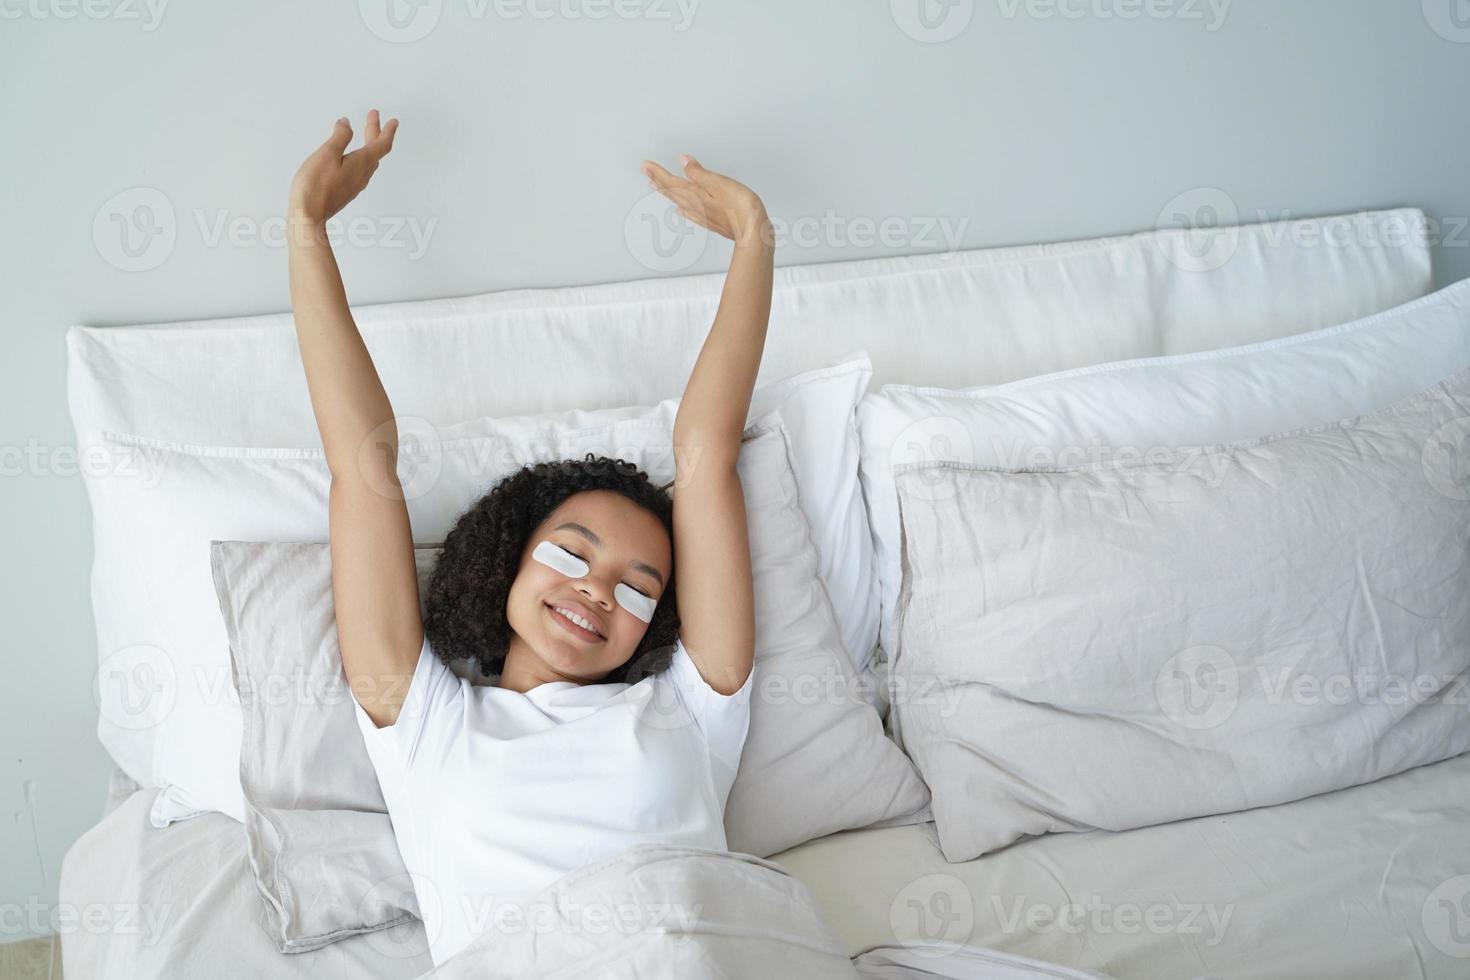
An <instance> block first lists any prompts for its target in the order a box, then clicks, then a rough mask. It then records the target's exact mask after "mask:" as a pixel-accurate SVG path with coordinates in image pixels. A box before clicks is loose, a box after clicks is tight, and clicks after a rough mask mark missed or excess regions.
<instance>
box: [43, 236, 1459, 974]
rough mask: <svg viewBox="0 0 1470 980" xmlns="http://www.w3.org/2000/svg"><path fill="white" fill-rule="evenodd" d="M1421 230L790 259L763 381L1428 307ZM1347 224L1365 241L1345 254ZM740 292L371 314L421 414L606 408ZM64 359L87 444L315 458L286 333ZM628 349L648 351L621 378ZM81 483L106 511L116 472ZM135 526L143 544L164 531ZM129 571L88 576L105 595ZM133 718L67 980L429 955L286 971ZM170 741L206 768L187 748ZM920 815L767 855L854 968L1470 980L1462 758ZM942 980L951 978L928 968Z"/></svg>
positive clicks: (1299, 326) (218, 816)
mask: <svg viewBox="0 0 1470 980" xmlns="http://www.w3.org/2000/svg"><path fill="white" fill-rule="evenodd" d="M1422 221H1423V215H1422V213H1421V212H1419V211H1417V210H1416V209H1412V208H1408V209H1399V210H1393V211H1378V212H1361V213H1358V214H1354V215H1344V216H1337V217H1334V218H1325V219H1301V220H1299V221H1296V222H1291V223H1288V225H1289V227H1284V226H1281V225H1276V226H1271V225H1256V226H1245V227H1242V228H1239V229H1224V230H1220V231H1217V232H1215V233H1213V234H1214V235H1216V236H1217V237H1216V239H1215V241H1214V244H1215V245H1216V246H1221V245H1222V242H1223V244H1224V245H1225V246H1228V248H1227V250H1226V253H1225V260H1224V261H1221V262H1212V263H1210V264H1209V265H1208V267H1202V266H1201V264H1200V262H1199V261H1198V256H1199V254H1200V253H1199V247H1198V242H1197V241H1196V240H1194V238H1193V233H1192V232H1190V231H1189V230H1187V229H1186V230H1180V229H1164V230H1155V231H1149V232H1143V233H1139V234H1136V235H1123V236H1117V237H1113V238H1107V239H1098V240H1091V241H1085V242H1069V243H1060V244H1049V245H1037V246H1025V247H1019V248H1005V249H990V250H980V251H974V252H963V253H955V254H945V255H925V256H912V257H904V258H893V259H879V260H865V261H859V262H845V263H834V264H831V265H823V266H807V267H783V268H781V269H778V271H777V279H776V291H775V297H774V302H773V312H772V321H771V322H772V327H771V332H770V336H769V340H768V343H767V353H766V357H765V360H764V362H763V366H762V374H761V379H760V380H762V381H765V380H769V379H772V378H781V377H784V376H786V375H788V374H790V373H792V372H795V371H800V370H806V369H810V368H813V367H816V366H819V365H823V364H826V363H829V362H830V361H831V360H832V358H833V357H834V355H838V354H842V353H845V352H848V351H855V350H863V351H866V352H867V353H868V355H869V356H870V357H871V359H872V364H873V368H874V370H873V377H872V383H873V384H874V385H879V384H883V383H887V382H902V383H907V384H913V385H950V386H958V385H978V384H990V383H1001V382H1005V381H1010V380H1014V379H1019V378H1024V377H1030V376H1033V375H1037V374H1041V373H1045V372H1051V371H1059V370H1063V369H1067V368H1075V367H1081V366H1086V365H1091V364H1097V363H1102V362H1107V361H1117V360H1122V359H1126V358H1139V357H1151V356H1157V355H1170V354H1186V353H1192V352H1196V351H1203V350H1211V349H1215V348H1220V347H1225V346H1234V345H1240V344H1247V343H1254V342H1257V341H1266V340H1271V339H1273V338H1278V337H1283V336H1288V335H1292V334H1296V333H1302V332H1306V331H1310V330H1314V329H1318V328H1322V327H1326V326H1330V325H1332V324H1337V323H1343V322H1346V321H1349V320H1353V319H1355V318H1359V317H1363V316H1367V315H1370V314H1373V313H1376V312H1378V311H1381V310H1386V309H1388V308H1390V307H1394V306H1396V305H1399V304H1402V303H1405V302H1408V301H1410V300H1413V299H1416V298H1418V297H1420V296H1423V295H1425V294H1426V293H1427V292H1429V290H1430V289H1431V286H1432V282H1433V280H1432V276H1431V270H1430V263H1429V255H1428V250H1427V247H1426V245H1425V242H1424V239H1423V237H1422V236H1416V235H1412V234H1409V235H1404V234H1397V235H1391V234H1385V230H1386V229H1390V228H1396V229H1400V230H1402V229H1405V228H1410V229H1411V228H1414V227H1419V226H1420V225H1421V224H1422ZM1328 225H1331V226H1332V227H1333V228H1335V229H1336V230H1338V231H1343V230H1346V231H1348V232H1349V233H1348V234H1345V235H1344V234H1338V235H1330V234H1324V231H1325V230H1327V226H1328ZM1355 228H1356V229H1359V230H1362V229H1364V228H1367V229H1369V231H1368V232H1367V233H1363V234H1353V233H1351V231H1352V229H1355ZM1303 231H1306V232H1309V233H1307V234H1301V233H1300V232H1303ZM1219 236H1223V237H1219ZM1388 242H1392V243H1393V244H1386V243H1388ZM1213 254H1216V255H1219V254H1221V253H1220V252H1219V251H1218V249H1217V250H1216V251H1215V252H1214V253H1213ZM721 279H722V277H720V276H692V277H682V278H674V279H663V280H648V281H644V282H637V283H622V284H614V285H607V286H595V287H585V288H572V289H557V290H522V291H513V292H506V293H494V294H486V295H483V296H477V297H468V298H462V299H454V300H440V301H432V302H424V303H406V304H389V305H383V306H374V307H364V308H362V309H358V310H355V313H356V315H357V318H358V322H359V324H360V326H361V328H362V330H363V334H364V338H365V339H366V341H367V343H368V345H369V347H370V349H371V350H372V351H373V354H374V358H375V360H376V361H377V363H378V364H379V365H380V373H381V375H382V377H383V381H384V384H385V387H386V388H387V389H388V391H389V392H390V395H391V397H393V399H394V403H395V408H396V409H397V411H398V412H399V413H400V415H411V416H414V417H416V418H419V419H423V420H426V421H427V422H428V423H429V424H432V425H450V424H452V423H454V422H455V421H458V420H461V419H465V418H471V417H475V416H490V415H512V414H530V413H536V412H545V411H551V410H554V409H557V408H561V407H564V406H562V405H558V404H557V402H556V398H557V397H558V389H557V388H556V387H555V386H548V385H546V384H543V383H542V382H544V381H545V380H547V379H550V378H559V379H571V380H572V381H574V382H575V383H576V388H577V391H578V404H579V407H581V408H587V409H593V408H598V409H602V408H613V407H617V406H621V405H632V404H647V403H651V402H654V401H657V400H658V399H660V398H665V397H668V396H670V395H672V394H677V392H678V390H679V389H680V387H681V386H682V382H683V380H684V379H685V378H686V377H687V371H688V368H689V365H690V364H692V361H693V358H694V356H695V355H696V354H697V352H698V349H699V344H700V343H701V342H702V339H703V336H704V331H705V330H706V329H707V326H708V323H709V319H710V316H711V315H712V313H713V309H714V304H715V302H716V301H717V298H718V292H719V287H720V284H721ZM67 339H68V354H69V374H68V379H69V380H68V387H69V390H68V397H69V401H70V405H71V411H72V417H73V420H74V423H75V424H76V428H77V432H78V439H79V444H80V445H81V446H82V447H83V448H85V446H87V445H88V444H90V443H91V441H92V440H94V439H95V438H96V437H97V436H98V435H99V434H101V433H112V434H117V433H122V434H140V435H146V436H148V437H150V438H152V439H159V440H169V441H172V442H175V443H178V444H180V445H190V446H196V447H197V446H208V447H257V448H258V447H298V448H299V447H310V446H313V445H316V444H317V437H316V431H315V426H314V419H313V417H312V414H311V409H310V404H309V401H308V399H307V396H306V390H305V385H304V378H303V377H302V376H301V372H300V364H299V355H298V353H297V351H296V348H295V338H294V332H293V329H292V325H291V321H290V318H289V316H288V315H272V316H263V317H249V318H239V319H233V320H219V321H198V322H189V323H175V324H153V325H139V326H134V327H118V328H91V327H76V328H73V329H72V330H71V331H70V332H69V334H68V338H67ZM608 350H622V351H627V352H630V353H629V356H628V357H627V358H626V359H622V360H619V361H618V362H617V363H615V364H614V365H613V369H612V370H609V369H608V368H609V366H608V364H607V363H606V361H605V359H604V357H603V356H602V354H603V353H605V352H606V351H608ZM506 351H514V352H516V356H515V358H513V359H511V358H506V357H504V356H502V355H503V354H504V352H506ZM226 365H227V366H228V368H229V369H228V370H225V369H223V366H226ZM89 492H90V493H91V495H92V501H93V506H94V513H96V512H99V501H100V497H99V491H98V489H97V487H96V485H95V484H93V483H89ZM124 519H125V515H124V516H123V517H119V516H118V515H110V516H109V517H108V518H107V520H109V521H115V520H124ZM97 533H98V534H99V541H100V540H101V537H100V536H101V535H103V534H104V533H109V532H108V529H105V528H99V529H98V532H97ZM111 533H113V534H114V536H115V538H116V539H117V541H122V540H127V539H128V536H129V535H131V536H132V538H133V539H134V540H136V539H137V536H139V535H146V533H147V529H146V528H139V527H131V528H127V529H126V533H125V534H120V532H118V530H117V529H116V528H113V529H112V531H111ZM119 535H120V536H119ZM115 543H116V541H115V542H114V544H115ZM107 574H109V570H108V569H105V568H101V567H99V568H98V569H94V581H93V586H94V594H95V590H96V589H97V588H99V587H103V588H105V587H106V582H105V576H106V575H107ZM99 579H100V585H99ZM111 652H113V651H106V650H99V656H105V655H107V654H109V653H111ZM868 669H869V670H870V671H881V670H882V669H883V667H882V664H881V662H875V663H873V664H871V665H869V667H868ZM883 707H884V706H883V705H882V704H877V705H875V709H876V710H880V711H881V710H882V709H883ZM104 714H106V713H105V712H104ZM126 727H127V726H124V725H119V724H118V719H117V718H116V717H112V718H108V717H104V718H102V719H100V720H99V737H100V738H101V739H102V741H103V743H104V745H106V746H107V747H108V748H109V751H111V752H112V755H113V757H114V759H115V760H116V761H117V763H118V771H117V773H116V774H115V777H114V786H113V792H112V793H111V794H110V796H109V803H108V807H107V811H106V813H105V814H104V816H103V817H102V819H101V820H100V822H99V823H98V824H97V825H96V826H95V827H93V828H92V829H91V830H90V831H88V832H87V833H86V834H85V835H84V836H83V837H82V838H81V839H80V840H79V841H78V842H77V843H76V844H75V845H74V846H73V847H72V848H71V850H70V851H69V852H68V854H67V856H66V859H65V862H64V865H63V869H62V876H61V882H60V890H61V901H62V902H63V903H64V904H66V905H69V906H72V907H79V908H104V909H108V910H113V911H114V915H113V916H112V917H111V918H110V919H109V921H108V924H107V925H106V926H105V927H102V928H97V929H91V930H89V929H85V928H82V929H76V930H71V931H68V932H67V933H65V934H64V935H63V937H62V938H63V943H62V948H63V958H64V967H65V972H66V975H67V976H69V977H75V978H85V977H114V976H148V977H159V978H167V977H194V976H201V975H210V976H214V977H218V978H221V980H224V978H232V977H237V976H238V977H258V976H281V977H289V976H298V975H299V976H313V977H335V976H342V977H347V976H351V977H374V978H396V977H413V976H418V975H419V974H421V973H423V972H424V971H425V970H427V969H428V968H429V967H430V965H431V964H430V961H429V960H428V957H427V955H426V954H424V953H418V954H416V955H403V954H402V952H401V950H402V949H403V948H404V947H402V946H399V945H397V944H394V943H391V942H386V941H385V937H384V934H383V933H373V934H367V935H361V936H354V937H351V938H348V939H343V940H341V941H338V942H334V943H331V944H330V945H327V946H325V947H323V948H321V949H319V950H315V951H312V952H304V953H296V954H292V955H285V954H282V953H281V952H279V951H278V950H277V948H276V944H275V943H274V942H273V941H272V938H271V935H270V933H269V930H268V925H267V922H266V914H265V909H264V907H263V905H262V903H261V901H260V896H259V895H258V894H257V892H256V889H255V887H254V885H253V882H252V876H251V869H250V863H249V860H248V857H247V854H246V843H245V837H244V834H243V833H242V830H241V824H240V823H239V822H237V821H236V820H234V819H231V818H230V817H228V816H225V815H223V814H222V813H218V812H198V813H195V812H194V809H191V808H190V801H189V798H188V796H187V794H180V793H178V792H177V788H176V787H171V786H161V785H159V784H158V783H156V782H152V781H150V780H149V779H148V778H147V775H148V773H149V771H150V767H151V766H153V765H154V764H155V763H156V762H157V761H158V752H159V749H158V744H157V740H158V736H159V734H160V731H161V732H162V734H163V735H164V736H165V737H166V735H167V731H166V729H160V730H157V731H153V732H152V733H151V736H150V737H152V738H154V742H153V743H151V744H150V745H149V746H147V747H146V748H144V749H139V748H138V747H137V746H138V745H139V744H140V743H138V741H137V740H136V739H132V740H131V741H130V736H132V735H135V734H136V732H128V731H126V730H124V729H126ZM225 734H226V736H228V732H226V733H225ZM166 749H167V751H169V752H173V753H176V754H177V756H178V757H181V758H182V757H187V756H188V754H189V753H190V752H191V751H193V750H194V749H195V747H193V746H190V745H186V744H185V745H180V744H174V745H169V746H166ZM219 775H220V778H221V779H224V780H226V781H228V780H231V779H233V778H234V776H235V774H234V773H233V772H231V771H229V770H228V768H227V767H226V769H225V771H224V772H222V773H221V774H219ZM170 794H173V798H172V799H171V800H167V801H165V800H164V798H165V797H168V796H169V795H170ZM161 802H168V804H169V806H168V807H165V808H163V809H164V810H165V811H167V812H169V813H171V814H172V816H171V817H169V819H168V820H165V821H160V820H159V819H158V814H159V812H160V803H161ZM195 809H197V810H199V811H204V810H206V809H207V808H205V807H197V808H195ZM925 816H926V815H925V814H922V813H920V814H915V815H914V817H913V819H911V820H908V821H900V822H899V825H896V826H884V827H880V828H874V829H860V830H851V831H845V832H841V833H835V834H831V835H828V836H825V837H821V838H819V839H816V840H811V841H809V842H807V843H804V844H801V845H798V846H796V847H793V848H790V849H788V850H785V851H782V852H780V853H778V854H776V855H773V856H772V858H771V860H773V861H774V862H775V863H777V864H779V865H780V866H781V867H783V868H785V869H787V870H788V871H789V872H791V873H792V874H794V875H795V876H796V877H797V878H799V879H800V880H801V881H802V882H803V883H804V884H805V885H806V886H807V887H808V888H809V889H810V890H811V892H812V894H813V895H814V896H815V897H816V899H817V901H818V902H819V904H820V906H821V909H822V911H823V913H824V914H825V915H826V917H827V918H828V919H829V921H830V923H831V925H832V927H833V930H834V931H835V933H836V934H837V935H838V936H839V937H840V939H841V941H842V942H843V943H844V944H845V945H846V947H847V948H848V951H849V953H850V954H858V953H861V952H862V951H864V950H869V949H872V948H874V947H880V946H890V947H897V948H903V947H904V946H905V945H906V944H909V943H915V944H917V943H918V942H920V941H923V942H930V941H933V940H936V939H938V940H943V941H946V942H956V943H965V944H969V945H973V946H978V947H985V948H989V949H993V950H998V951H1002V952H1008V953H1014V954H1016V955H1018V956H1025V957H1032V958H1034V959H1036V960H1038V961H1043V962H1047V963H1056V964H1067V965H1069V966H1074V967H1078V968H1082V969H1090V970H1096V971H1101V972H1104V973H1107V974H1109V975H1112V976H1117V977H1159V978H1164V977H1168V978H1183V977H1236V976H1240V977H1244V976H1251V977H1302V976H1334V977H1363V978H1369V977H1373V978H1380V977H1389V976H1394V977H1399V976H1403V977H1453V976H1466V975H1470V943H1467V941H1466V939H1465V930H1466V929H1467V928H1470V914H1467V912H1466V911H1465V910H1466V909H1467V908H1470V899H1467V895H1470V756H1460V757H1457V758H1453V759H1449V760H1446V761H1443V762H1439V763H1436V764H1433V765H1428V766H1423V767H1421V768H1418V769H1413V770H1410V771H1408V772H1404V773H1401V774H1399V775H1396V776H1392V777H1389V778H1385V779H1381V780H1379V781H1377V782H1374V783H1370V784H1367V785H1362V786H1355V787H1351V788H1348V789H1344V790H1339V791H1335V792H1330V793H1323V794H1320V795H1318V796H1314V797H1310V798H1307V799H1302V800H1298V801H1296V802H1292V803H1286V804H1282V805H1278V806H1270V807H1259V808H1256V809H1252V810H1246V811H1241V812H1236V813H1229V814H1223V815H1217V816H1210V817H1202V818H1197V819H1191V820H1181V821H1176V822H1173V823H1167V824H1160V825H1156V826H1151V827H1143V828H1140V829H1135V830H1129V831H1123V832H1117V833H1111V832H1105V831H1093V832H1090V833H1078V834H1052V835H1047V836H1043V837H1038V838H1032V839H1027V840H1024V841H1021V842H1018V843H1016V844H1013V845H1010V846H1008V847H1005V848H1003V849H1001V850H999V851H996V852H993V853H990V854H987V855H985V856H984V857H981V858H978V859H975V860H971V861H965V862H959V863H949V862H946V861H945V860H944V857H943V854H942V853H941V851H940V849H939V847H938V846H937V841H936V838H935V832H934V825H933V824H932V823H931V822H928V821H926V820H925V819H924V818H925ZM160 822H165V823H169V825H168V826H165V827H160V826H158V824H159V823H160ZM124 920H126V921H124ZM414 928H417V926H416V925H415V924H413V923H409V924H406V925H403V926H398V927H395V930H389V931H390V932H391V931H403V930H408V931H409V932H411V931H412V930H413V929H414ZM409 946H410V947H412V946H413V944H409ZM904 975H906V976H914V975H920V974H919V973H917V972H911V973H907V974H904ZM932 975H939V976H944V975H949V974H946V973H945V972H944V971H943V966H942V964H941V963H937V962H936V964H935V970H934V973H933V974H932Z"/></svg>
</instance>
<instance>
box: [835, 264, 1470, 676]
mask: <svg viewBox="0 0 1470 980" xmlns="http://www.w3.org/2000/svg"><path fill="white" fill-rule="evenodd" d="M1467 364H1470V281H1466V282H1462V283H1458V284H1456V285H1454V286H1450V287H1449V288H1447V289H1444V290H1441V291H1440V292H1437V293H1433V294H1431V295H1429V296H1425V297H1422V298H1420V299H1417V300H1414V301H1413V302H1410V303H1407V304H1405V305H1403V306H1399V307H1397V308H1395V309H1392V310H1388V311H1386V312H1384V313H1380V314H1377V315H1375V316H1370V317H1367V318H1365V319H1361V320H1355V321H1353V322H1351V323H1346V324H1342V325H1339V326H1335V327H1328V328H1326V329H1323V330H1316V331H1313V332H1311V333H1304V334H1298V335H1296V336H1292V337H1286V338H1283V339H1280V340H1273V341H1268V342H1265V343H1260V344H1251V345H1248V346H1245V347H1232V348H1226V349H1223V350H1214V351H1205V352H1202V353H1198V354H1187V355H1182V356H1174V357H1154V358H1145V359H1139V360H1131V361H1117V362H1114V363H1110V364H1100V365H1096V366H1094V367H1086V368H1078V369H1076V370H1072V371H1065V372H1062V373H1059V374H1048V375H1042V376H1040V377H1035V378H1027V379H1024V380H1021V381H1014V382H1011V383H1009V384H1003V385H997V386H994V387H983V388H966V389H944V388H919V387H909V386H904V385H884V386H883V388H882V390H881V391H879V392H873V393H870V394H868V395H866V396H865V397H864V398H863V399H862V401H861V402H860V403H859V404H858V411H857V417H858V428H859V433H860V435H861V441H862V482H863V492H864V495H865V497H866V499H867V506H868V517H869V522H870V524H871V525H872V528H873V537H874V545H875V548H876V553H877V561H878V582H879V591H880V603H881V627H880V646H881V648H882V649H881V651H880V654H879V660H880V666H879V668H878V674H879V677H878V678H877V682H876V683H877V689H878V691H879V693H880V696H882V700H886V695H887V693H888V692H887V690H886V687H887V683H886V682H887V677H886V676H883V675H884V674H885V673H886V672H885V671H884V670H883V668H882V666H881V661H884V660H887V659H888V654H889V653H890V652H891V651H892V650H893V648H894V645H895V641H896V637H895V635H894V622H893V616H894V610H895V608H896V605H897V602H898V586H899V576H900V568H899V554H900V550H899V549H900V542H899V519H898V510H897V500H896V496H895V490H894V484H893V474H892V467H893V466H896V465H903V464H908V463H922V462H935V461H939V460H955V461H959V462H962V463H968V464H976V465H981V466H1002V467H1016V466H1044V465H1053V464H1062V465H1066V464H1067V463H1069V462H1070V463H1080V462H1086V461H1089V460H1092V459H1094V458H1119V457H1121V458H1124V459H1126V458H1127V457H1128V456H1129V455H1146V454H1148V453H1149V452H1151V451H1153V452H1158V451H1162V450H1164V449H1168V448H1178V447H1189V446H1202V445H1208V444H1212V443H1220V442H1230V441H1234V440H1239V439H1247V438H1252V437H1256V436H1263V435H1266V434H1268V433H1272V432H1278V431H1282V430H1285V429H1292V428H1298V427H1301V426H1308V425H1316V424H1319V423H1322V422H1327V421H1330V420H1333V419H1338V418H1343V417H1346V416H1350V415H1357V414H1362V413H1365V412H1371V411H1374V410H1376V409H1379V408H1382V407H1384V406H1385V405H1388V404H1390V403H1392V402H1394V401H1395V400H1397V399H1400V398H1403V397H1405V396H1407V395H1409V394H1411V393H1412V392H1415V391H1419V390H1422V389H1423V388H1424V387H1426V386H1427V385H1430V384H1433V383H1434V382H1436V381H1438V380H1440V379H1441V378H1444V377H1445V376H1446V375H1448V374H1449V373H1450V372H1452V371H1454V370H1455V369H1457V368H1460V367H1463V366H1465V365H1467ZM916 492H922V488H920V487H916ZM880 705H881V700H880Z"/></svg>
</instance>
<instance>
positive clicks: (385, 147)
mask: <svg viewBox="0 0 1470 980" xmlns="http://www.w3.org/2000/svg"><path fill="white" fill-rule="evenodd" d="M397 134H398V118H397V117H396V116H395V117H394V118H392V119H389V120H388V125H386V126H384V127H383V133H382V135H381V136H379V137H378V145H379V146H381V147H382V151H381V152H380V153H379V154H378V156H380V157H385V156H387V155H388V151H389V150H391V149H393V137H394V136H396V135H397Z"/></svg>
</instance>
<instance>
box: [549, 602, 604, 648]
mask: <svg viewBox="0 0 1470 980" xmlns="http://www.w3.org/2000/svg"><path fill="white" fill-rule="evenodd" d="M558 606H560V607H561V608H562V609H566V610H567V611H569V612H574V613H576V614H577V615H578V616H581V617H582V618H583V619H585V620H587V621H588V622H589V623H591V624H592V625H593V626H594V627H596V629H597V632H596V633H593V632H590V631H588V630H585V629H583V628H582V627H581V626H578V625H577V624H576V623H574V622H572V621H571V620H570V619H567V618H566V617H565V616H563V615H562V614H561V613H559V612H557V611H556V609H557V607H558ZM546 611H547V613H548V614H549V615H550V616H551V617H552V618H553V619H555V620H556V621H557V622H558V623H559V624H561V626H562V628H563V629H565V630H566V631H567V632H569V633H571V634H572V635H573V636H576V637H579V638H581V639H584V640H589V641H591V642H601V641H602V640H604V639H606V633H604V632H603V629H604V627H603V625H602V623H601V622H600V621H599V620H598V619H597V617H596V616H593V615H592V614H591V613H590V611H589V610H588V609H587V607H586V606H583V605H581V604H579V603H576V602H548V603H546ZM598 634H602V635H598Z"/></svg>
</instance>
